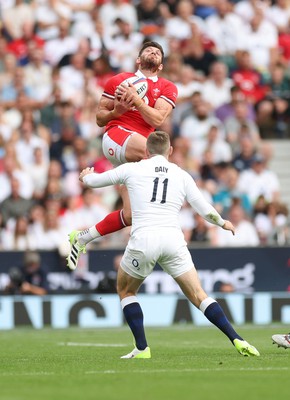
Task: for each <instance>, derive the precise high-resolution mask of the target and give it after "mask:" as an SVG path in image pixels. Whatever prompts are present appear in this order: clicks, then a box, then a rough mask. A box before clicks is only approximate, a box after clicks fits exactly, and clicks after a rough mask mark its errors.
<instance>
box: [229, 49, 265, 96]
mask: <svg viewBox="0 0 290 400" xmlns="http://www.w3.org/2000/svg"><path fill="white" fill-rule="evenodd" d="M236 61H237V68H236V69H235V70H234V71H233V73H232V80H233V81H234V84H235V86H237V87H238V88H240V89H241V91H242V92H243V93H244V95H245V97H246V99H247V100H248V101H249V102H250V103H252V104H256V103H257V102H259V101H260V100H262V99H263V98H264V97H265V95H266V92H267V86H266V85H264V83H263V78H262V75H261V74H260V73H259V72H258V71H257V70H256V69H255V68H253V65H252V60H251V56H250V53H249V52H248V51H241V52H240V53H238V55H237V57H236Z"/></svg>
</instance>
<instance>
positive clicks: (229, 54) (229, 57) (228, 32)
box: [205, 0, 245, 63]
mask: <svg viewBox="0 0 290 400" xmlns="http://www.w3.org/2000/svg"><path fill="white" fill-rule="evenodd" d="M231 8H232V7H231V4H230V2H229V1H228V0H217V3H216V10H217V14H214V15H210V16H209V17H208V18H207V19H206V21H205V23H206V29H207V33H208V35H209V37H210V38H211V39H212V40H213V42H214V43H215V46H216V51H217V54H218V55H219V56H222V58H224V60H225V62H226V61H227V63H233V57H234V55H235V52H236V51H237V50H239V48H240V42H241V39H242V37H243V35H244V32H245V23H244V21H243V20H242V18H241V17H239V16H238V15H237V14H234V13H233V12H232V11H231Z"/></svg>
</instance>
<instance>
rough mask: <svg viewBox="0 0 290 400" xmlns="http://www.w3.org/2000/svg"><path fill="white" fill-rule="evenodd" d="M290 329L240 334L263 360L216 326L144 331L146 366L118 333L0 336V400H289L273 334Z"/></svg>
mask: <svg viewBox="0 0 290 400" xmlns="http://www.w3.org/2000/svg"><path fill="white" fill-rule="evenodd" d="M288 330H289V327H285V326H281V325H275V326H272V327H269V326H267V327H254V326H245V327H244V326H243V327H238V328H237V331H238V332H239V333H240V335H241V336H243V337H244V338H245V339H246V340H247V341H248V342H250V343H251V344H253V345H254V346H255V347H257V349H258V350H259V351H260V353H261V357H251V358H248V357H243V356H241V355H240V354H239V353H238V352H237V351H236V349H235V348H234V347H233V346H232V344H231V343H230V341H229V340H228V339H227V338H226V337H225V336H224V335H223V334H222V333H221V332H220V331H219V330H217V328H215V327H210V328H196V327H193V326H189V325H185V326H183V325H177V326H173V327H171V328H147V329H146V332H147V338H148V342H149V344H150V347H151V352H152V358H151V359H150V360H121V359H120V358H119V357H120V356H121V355H123V354H126V353H128V352H129V351H131V350H132V348H133V345H131V343H132V338H131V334H130V332H129V329H128V328H127V327H124V328H121V329H78V328H71V329H66V330H52V329H43V330H33V329H30V328H29V329H16V330H13V331H2V332H0V338H1V362H0V399H1V400H26V399H27V400H28V399H29V400H36V399H37V400H40V399H41V400H66V399H70V400H81V399H85V400H90V399H97V400H125V399H126V400H127V399H134V398H138V399H142V400H143V399H144V400H145V399H148V400H155V399H156V400H157V399H158V400H159V399H160V400H162V399H166V400H179V399H180V400H187V399H196V400H212V399H215V400H216V399H221V400H230V399H231V400H233V399H234V400H259V399H262V400H276V399H282V398H285V399H286V398H289V377H290V350H288V349H287V350H285V349H282V348H277V346H274V345H272V341H271V335H272V334H275V333H286V332H288Z"/></svg>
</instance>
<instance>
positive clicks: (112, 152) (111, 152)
mask: <svg viewBox="0 0 290 400" xmlns="http://www.w3.org/2000/svg"><path fill="white" fill-rule="evenodd" d="M108 153H109V154H110V156H113V155H114V150H113V149H112V148H109V150H108Z"/></svg>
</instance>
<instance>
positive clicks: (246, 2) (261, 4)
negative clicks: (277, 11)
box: [233, 0, 269, 22]
mask: <svg viewBox="0 0 290 400" xmlns="http://www.w3.org/2000/svg"><path fill="white" fill-rule="evenodd" d="M258 8H260V9H262V10H265V11H266V10H267V9H268V8H269V3H268V2H266V1H263V0H241V1H238V2H237V3H236V4H235V5H234V9H233V11H234V13H235V14H237V15H239V16H240V17H241V18H242V19H243V20H244V21H245V22H249V21H251V19H252V18H253V17H254V15H255V13H256V10H257V9H258Z"/></svg>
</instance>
